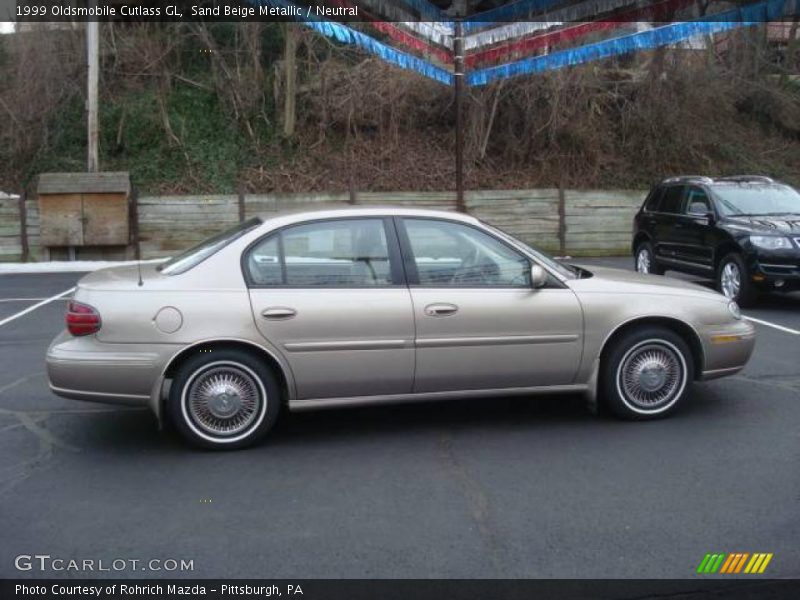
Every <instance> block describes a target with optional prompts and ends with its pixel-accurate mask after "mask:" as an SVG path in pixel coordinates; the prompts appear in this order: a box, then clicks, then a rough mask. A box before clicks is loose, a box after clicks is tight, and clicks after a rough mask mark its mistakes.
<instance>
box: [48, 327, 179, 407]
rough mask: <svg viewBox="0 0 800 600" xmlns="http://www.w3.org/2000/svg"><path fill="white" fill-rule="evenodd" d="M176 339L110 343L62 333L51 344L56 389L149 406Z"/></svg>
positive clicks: (98, 399)
mask: <svg viewBox="0 0 800 600" xmlns="http://www.w3.org/2000/svg"><path fill="white" fill-rule="evenodd" d="M177 350H179V347H178V346H173V345H171V344H108V343H102V342H99V341H98V340H97V339H96V338H95V337H94V336H86V337H73V336H71V335H70V334H69V333H67V332H66V331H64V332H62V333H61V334H59V335H58V336H57V337H56V338H55V339H54V340H53V341H52V342H51V344H50V347H49V348H48V349H47V357H46V364H47V378H48V382H49V385H50V389H51V390H52V391H53V393H55V394H57V395H59V396H62V397H64V398H70V399H73V400H88V401H90V402H105V403H111V404H124V405H128V406H148V405H149V404H150V402H151V397H152V395H153V389H154V387H155V386H156V385H157V382H158V381H160V377H161V373H162V372H163V369H164V367H165V366H166V365H167V363H168V361H169V359H170V357H171V356H173V355H174V353H175V352H176V351H177Z"/></svg>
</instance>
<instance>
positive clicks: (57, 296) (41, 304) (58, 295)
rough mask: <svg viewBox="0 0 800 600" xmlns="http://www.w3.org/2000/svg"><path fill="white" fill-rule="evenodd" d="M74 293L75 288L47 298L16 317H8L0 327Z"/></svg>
mask: <svg viewBox="0 0 800 600" xmlns="http://www.w3.org/2000/svg"><path fill="white" fill-rule="evenodd" d="M74 291H75V288H74V287H71V288H69V289H68V290H65V291H63V292H61V293H60V294H56V295H55V296H52V297H50V298H45V299H44V300H42V301H41V302H37V303H36V304H34V305H33V306H29V307H28V308H26V309H25V310H21V311H20V312H18V313H17V314H15V315H11V316H10V317H6V318H5V319H3V320H2V321H0V327H2V326H3V325H5V324H6V323H10V322H11V321H14V320H16V319H19V318H20V317H24V316H25V315H27V314H28V313H30V312H33V311H35V310H36V309H37V308H40V307H42V306H44V305H45V304H49V303H50V302H52V301H53V300H58V299H59V298H63V297H64V296H66V295H67V294H71V293H72V292H74Z"/></svg>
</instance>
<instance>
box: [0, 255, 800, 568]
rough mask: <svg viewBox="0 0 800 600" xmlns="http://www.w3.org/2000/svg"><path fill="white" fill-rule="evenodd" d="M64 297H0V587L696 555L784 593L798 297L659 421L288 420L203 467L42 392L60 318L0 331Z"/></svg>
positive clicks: (523, 414)
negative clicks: (75, 565) (23, 582)
mask: <svg viewBox="0 0 800 600" xmlns="http://www.w3.org/2000/svg"><path fill="white" fill-rule="evenodd" d="M585 262H591V261H585ZM594 262H599V263H604V264H611V265H615V266H625V267H628V266H629V263H630V262H631V261H630V260H629V259H624V260H623V259H605V260H598V261H594ZM78 277H79V274H73V273H63V274H50V275H0V532H2V533H1V534H0V577H20V576H22V577H26V576H35V577H42V576H63V575H65V573H58V572H45V573H41V572H19V571H17V570H16V569H15V567H14V558H15V557H16V556H17V555H20V554H48V555H51V556H52V557H60V558H65V559H72V558H74V559H84V558H88V559H104V560H106V561H111V560H113V559H115V558H125V559H141V560H143V561H147V560H150V559H162V560H164V559H177V560H180V559H185V560H192V561H193V565H194V570H193V571H192V572H185V573H180V572H170V573H165V572H139V571H134V570H127V571H122V572H117V573H111V574H103V573H96V574H95V575H99V576H104V575H106V576H113V575H116V576H142V577H154V576H155V577H158V576H170V577H176V576H178V577H181V576H188V577H202V578H212V577H229V578H237V577H239V578H249V577H284V578H292V577H303V578H327V577H334V578H339V577H342V578H373V577H398V578H433V577H446V578H473V577H478V578H484V577H485V578H495V577H496V578H505V577H514V578H516V577H559V578H569V577H585V578H606V577H609V578H610V577H637V578H650V577H656V578H684V577H693V576H695V575H694V571H695V569H696V567H697V565H698V563H699V562H700V561H701V559H702V558H703V556H704V555H705V554H706V553H708V552H770V553H774V558H773V559H772V562H771V563H770V565H769V569H768V574H769V575H772V576H775V577H799V576H800V510H799V509H800V469H798V464H799V463H798V459H800V294H793V295H786V296H775V297H769V298H767V299H765V300H764V302H763V303H762V305H761V306H760V307H759V308H758V309H753V310H748V311H745V313H746V315H748V316H749V317H752V318H754V319H758V320H759V321H761V322H762V323H758V336H759V337H758V346H757V349H756V353H755V355H754V357H753V359H752V361H751V362H750V364H749V365H748V367H747V368H746V369H745V370H744V371H743V372H742V373H740V374H738V375H736V376H734V377H731V378H727V379H723V380H719V381H713V382H708V383H702V384H697V385H696V386H695V390H694V395H693V398H692V401H691V402H690V403H689V404H688V405H687V406H686V407H685V408H684V410H682V411H681V412H680V413H679V414H677V415H676V416H674V417H673V418H671V419H667V420H664V421H656V422H649V423H624V422H618V421H615V420H612V419H609V418H596V417H593V416H591V415H590V414H589V413H588V412H587V411H586V410H585V407H584V404H583V400H582V399H581V398H578V397H575V398H573V397H552V398H549V397H544V398H534V399H524V398H522V399H519V398H518V399H493V400H488V401H487V400H482V401H481V400H474V401H454V402H447V403H439V404H421V405H407V406H393V407H370V408H359V409H350V410H340V411H335V412H334V411H330V412H327V411H326V412H319V413H304V414H295V415H288V416H287V417H286V418H284V419H283V420H282V421H281V422H280V423H279V425H278V427H277V429H276V430H275V431H274V432H273V434H272V435H271V437H270V438H269V440H268V441H267V442H266V443H264V444H263V445H261V446H259V447H256V448H253V449H250V450H247V451H242V452H234V453H213V452H201V451H196V450H191V449H189V448H187V447H186V446H184V445H183V444H182V443H181V442H180V440H179V439H178V437H177V435H176V434H175V433H174V432H170V431H166V432H159V431H158V430H157V429H156V426H155V421H154V419H153V417H152V416H151V415H150V414H149V413H148V412H147V411H145V410H138V409H126V408H120V407H114V406H103V405H99V404H89V403H81V402H75V401H69V400H62V399H59V398H57V397H55V396H53V395H52V394H51V393H50V392H49V391H48V388H47V384H46V379H45V375H44V364H43V360H44V353H45V349H46V347H47V345H48V343H49V342H50V340H51V339H52V338H53V337H54V336H55V334H56V333H57V332H58V331H59V330H60V329H61V328H62V322H63V316H62V314H63V309H64V301H63V299H61V300H54V301H52V302H49V303H47V304H44V305H43V306H41V307H39V308H37V309H35V310H33V311H32V312H29V313H27V314H25V315H22V316H20V317H19V318H15V319H13V320H11V321H8V322H6V320H7V319H8V318H9V317H11V316H13V315H15V314H17V313H19V312H20V311H23V310H25V309H26V308H29V307H32V306H34V305H35V304H37V303H38V302H39V301H40V300H41V299H45V298H49V297H52V296H53V295H56V294H58V293H60V292H64V291H65V290H67V289H69V288H70V287H72V286H73V285H74V283H75V281H76V280H77V279H78ZM72 576H75V575H72Z"/></svg>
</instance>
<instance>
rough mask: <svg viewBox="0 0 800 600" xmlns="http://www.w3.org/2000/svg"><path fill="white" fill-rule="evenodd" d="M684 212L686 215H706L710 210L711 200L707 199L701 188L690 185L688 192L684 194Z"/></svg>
mask: <svg viewBox="0 0 800 600" xmlns="http://www.w3.org/2000/svg"><path fill="white" fill-rule="evenodd" d="M698 204H702V205H703V208H702V210H699V209H700V207H699V206H697V205H698ZM684 212H685V213H686V214H687V215H698V214H700V215H706V214H708V213H709V212H711V201H710V200H709V199H708V194H706V193H705V191H704V190H703V189H702V188H699V187H690V188H689V192H688V193H687V194H686V204H685V205H684Z"/></svg>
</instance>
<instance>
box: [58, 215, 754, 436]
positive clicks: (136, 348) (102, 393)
mask: <svg viewBox="0 0 800 600" xmlns="http://www.w3.org/2000/svg"><path fill="white" fill-rule="evenodd" d="M66 322H67V329H66V331H64V332H63V333H61V334H60V335H59V336H58V337H57V338H56V339H55V340H54V341H53V342H52V344H51V346H50V348H49V350H48V352H47V371H48V376H49V380H50V387H51V389H52V390H53V392H55V393H56V394H58V395H60V396H64V397H66V398H75V399H80V400H92V401H98V402H112V403H119V404H128V405H141V406H149V407H150V408H151V409H152V411H153V412H154V413H155V414H156V416H157V417H158V418H159V419H164V418H169V419H171V420H172V422H173V423H174V424H175V425H176V427H177V429H178V430H179V431H180V432H181V433H182V434H183V435H184V436H185V437H186V438H187V439H188V440H190V441H191V442H194V443H196V444H199V445H202V446H206V447H212V448H236V447H242V446H245V445H248V444H251V443H253V442H255V441H257V440H258V439H260V438H262V437H263V436H264V435H265V434H266V433H267V432H268V431H269V429H270V428H271V427H272V426H273V425H274V423H275V421H276V419H277V418H278V415H279V413H280V412H281V410H282V409H284V408H288V409H289V410H302V409H318V408H328V407H341V406H353V405H361V404H367V403H374V404H380V403H390V402H401V401H402V402H405V401H414V400H439V399H453V398H468V397H492V396H510V395H532V394H556V393H576V392H577V393H583V394H585V395H586V397H587V398H588V399H589V400H590V402H591V403H592V404H593V405H598V404H600V405H602V406H605V407H607V408H608V409H610V411H612V412H613V413H615V414H616V415H618V416H620V417H623V418H628V419H649V418H656V417H663V416H665V415H667V414H669V413H671V412H673V411H674V410H675V409H676V408H678V406H679V405H681V404H682V403H683V402H684V401H686V400H687V399H688V397H689V391H690V388H691V384H692V382H693V381H695V380H705V379H712V378H715V377H722V376H725V375H730V374H733V373H735V372H737V371H739V370H740V369H741V368H742V367H743V366H744V365H745V363H746V362H747V360H748V359H749V358H750V355H751V353H752V351H753V346H754V343H755V333H754V330H753V326H752V325H751V324H750V323H749V322H747V321H745V320H743V319H742V316H741V314H740V313H739V309H738V307H737V306H736V304H735V303H734V302H731V301H729V300H728V299H726V298H725V297H723V296H722V295H720V294H717V293H715V292H712V291H709V290H707V289H705V288H702V287H699V286H696V285H692V284H689V283H685V282H681V281H677V280H671V279H665V278H662V277H654V276H649V275H640V274H637V273H631V272H626V271H619V270H613V269H606V268H599V267H596V268H595V267H592V268H582V267H578V266H567V265H564V264H562V263H559V262H557V261H555V260H553V259H551V258H549V257H548V256H546V255H545V254H543V253H541V252H539V251H537V250H534V249H533V248H531V247H530V246H528V245H526V244H524V243H522V242H520V241H519V240H516V239H514V238H512V237H511V236H509V235H507V234H505V233H503V232H502V231H499V230H497V229H495V228H493V227H491V226H489V225H487V224H486V223H483V222H481V221H479V220H477V219H475V218H473V217H470V216H465V215H460V214H453V213H445V212H435V211H422V210H408V209H394V208H393V209H347V210H335V211H327V212H314V213H305V214H294V215H287V216H279V217H274V218H270V219H266V220H261V219H252V220H250V221H247V222H244V223H242V224H241V225H239V226H237V227H235V228H234V229H231V230H229V231H227V232H225V233H223V234H221V235H218V236H216V237H214V238H211V239H209V240H208V241H206V242H204V243H202V244H200V245H199V246H197V247H195V248H193V249H191V250H189V251H187V252H185V253H184V254H182V255H180V256H177V257H175V258H173V259H171V260H169V261H168V262H166V263H163V264H161V265H159V266H154V265H152V264H148V265H142V267H141V271H139V270H138V269H137V267H136V266H132V267H131V266H125V267H115V268H111V269H104V270H101V271H97V272H95V273H92V274H90V275H87V276H86V277H84V278H83V279H81V281H80V282H79V283H78V287H77V289H76V291H75V295H74V298H73V299H72V300H71V302H70V303H69V306H68V311H67V314H66Z"/></svg>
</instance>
